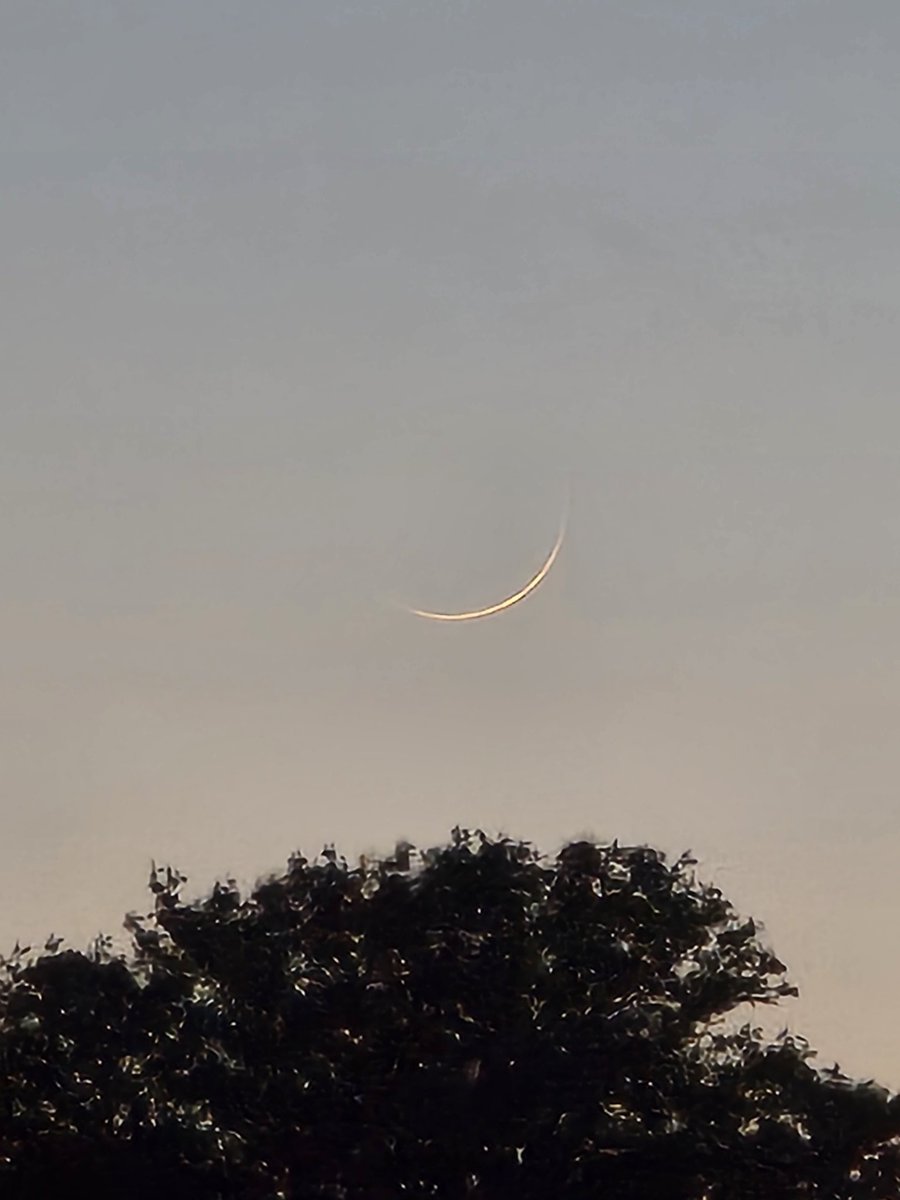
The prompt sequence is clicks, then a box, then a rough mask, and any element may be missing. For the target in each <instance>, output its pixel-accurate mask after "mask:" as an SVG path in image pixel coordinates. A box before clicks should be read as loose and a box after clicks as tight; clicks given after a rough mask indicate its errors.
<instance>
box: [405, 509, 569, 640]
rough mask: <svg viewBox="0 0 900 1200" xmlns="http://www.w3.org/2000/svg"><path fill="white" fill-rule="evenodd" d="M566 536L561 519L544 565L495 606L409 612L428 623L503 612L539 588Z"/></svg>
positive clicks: (470, 619) (470, 618) (422, 609)
mask: <svg viewBox="0 0 900 1200" xmlns="http://www.w3.org/2000/svg"><path fill="white" fill-rule="evenodd" d="M565 535H566V522H565V519H563V522H562V524H561V525H560V529H559V534H558V536H557V538H556V541H555V542H554V544H553V549H552V550H551V551H550V553H549V554H548V555H547V558H546V560H545V561H544V565H543V566H542V567H541V569H540V570H539V571H538V572H537V574H536V575H533V576H532V577H531V579H529V580H528V582H527V583H526V584H525V586H524V587H522V588H519V590H518V591H517V592H513V594H512V595H511V596H507V597H506V599H505V600H500V601H498V602H497V603H496V604H490V605H488V607H487V608H475V609H473V610H472V611H471V612H455V613H442V612H429V611H428V610H427V609H424V608H411V609H410V610H409V611H410V612H411V613H412V614H413V616H416V617H425V618H426V619H427V620H429V621H475V620H477V619H478V618H479V617H491V616H493V615H494V613H498V612H503V611H504V610H505V609H507V608H512V607H513V605H514V604H518V603H519V601H520V600H524V599H525V597H526V596H528V595H529V594H530V593H531V592H533V591H534V589H535V588H536V587H539V586H540V585H541V584H542V583H543V581H544V580H545V579H546V578H547V575H548V574H549V573H550V568H551V567H552V566H553V564H554V563H555V562H556V557H557V555H558V554H559V551H560V549H561V547H562V544H563V538H564V537H565Z"/></svg>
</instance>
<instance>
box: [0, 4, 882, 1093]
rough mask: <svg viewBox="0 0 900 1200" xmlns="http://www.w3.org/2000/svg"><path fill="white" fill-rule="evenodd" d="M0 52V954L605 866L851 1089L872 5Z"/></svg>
mask: <svg viewBox="0 0 900 1200" xmlns="http://www.w3.org/2000/svg"><path fill="white" fill-rule="evenodd" d="M0 9H2V12H0V17H2V20H0V30H2V37H0V111H2V113H3V153H2V155H0V172H2V194H3V205H2V220H0V239H2V261H3V288H2V305H3V312H2V321H0V341H2V347H0V351H2V361H3V394H2V403H0V562H2V564H3V580H4V587H3V592H2V595H0V697H2V703H0V765H2V778H3V804H4V813H5V818H6V819H5V827H4V851H5V860H6V861H5V868H4V872H3V884H2V888H3V903H2V910H0V912H2V915H0V947H2V949H3V950H4V951H8V950H9V949H10V948H11V947H12V944H13V942H14V941H15V939H16V938H17V937H19V938H22V939H23V940H26V939H41V941H42V940H43V939H44V938H45V937H46V935H47V934H49V933H50V932H51V930H52V931H54V932H56V933H57V934H60V935H64V936H66V937H67V938H68V939H71V941H72V942H73V943H74V944H75V945H76V946H83V945H84V944H85V943H86V942H87V940H88V939H90V938H91V937H93V936H94V935H95V934H96V933H97V932H99V931H101V930H103V931H109V932H114V931H116V930H117V929H118V928H119V927H120V924H121V919H122V916H123V914H124V912H125V911H126V909H139V910H146V909H147V907H148V906H149V901H150V897H149V893H147V891H146V887H145V881H146V879H147V876H148V872H149V867H150V859H151V857H153V858H155V859H156V860H157V861H158V862H163V863H165V862H171V863H172V864H173V865H176V866H178V867H179V868H180V869H181V870H182V871H183V872H184V873H185V874H187V875H188V876H189V885H188V891H189V894H197V893H198V892H201V891H205V890H206V889H207V888H208V887H210V886H211V885H212V882H213V881H214V879H215V878H217V877H225V876H226V875H227V874H229V873H233V874H234V875H235V876H237V877H238V879H240V880H242V881H245V882H250V883H252V881H253V880H254V879H255V878H257V877H258V876H260V875H263V874H265V873H267V872H269V871H273V870H279V869H281V868H282V867H283V865H284V863H285V861H286V859H287V857H288V855H289V854H290V853H291V851H292V850H294V849H297V848H300V849H302V850H303V851H304V852H305V853H306V854H308V855H314V854H316V853H317V852H318V851H319V850H320V849H321V848H322V845H323V843H324V842H326V841H335V842H336V843H337V845H338V848H339V849H340V850H342V851H343V852H344V853H346V854H347V855H348V857H353V856H355V855H358V854H359V853H361V852H363V851H366V852H387V851H390V850H391V849H392V847H393V843H394V840H395V839H396V838H398V837H406V838H408V839H409V840H410V841H412V842H413V843H415V844H417V845H434V844H438V843H441V842H444V841H446V840H447V838H448V836H449V831H450V828H451V827H452V826H453V825H456V824H457V823H458V824H461V825H464V826H465V825H468V826H470V827H474V826H481V827H483V828H485V829H486V830H488V831H489V832H494V833H496V832H498V831H500V830H502V831H504V832H508V833H510V834H512V835H515V836H521V837H524V838H528V839H531V840H533V841H536V842H537V843H538V845H539V846H540V847H541V848H542V849H544V850H546V851H548V852H551V853H555V852H556V851H557V850H558V849H559V847H560V845H561V844H562V843H563V841H565V840H568V839H570V838H572V837H575V836H577V835H582V834H589V835H592V836H595V837H597V838H598V839H607V838H608V839H612V838H614V837H618V838H619V840H620V841H622V842H634V841H639V842H643V841H647V842H650V843H651V844H653V845H655V846H658V847H660V848H663V849H665V850H666V851H668V852H671V853H672V854H676V855H677V854H678V853H680V852H681V851H682V850H685V849H687V848H691V849H693V850H694V852H695V853H696V855H697V856H698V858H699V859H700V862H701V868H700V874H701V877H703V878H705V879H708V880H710V881H712V882H715V883H716V884H717V885H718V886H719V887H721V888H722V889H723V891H724V892H725V894H726V895H727V896H728V897H729V898H731V899H732V900H733V901H734V902H735V903H736V904H737V905H738V907H739V908H740V909H741V911H743V912H745V913H750V914H753V915H754V916H755V917H758V918H759V919H760V920H762V921H763V922H764V924H765V930H766V938H767V939H768V940H769V941H770V942H771V944H772V945H773V946H774V949H775V950H776V952H777V953H778V954H779V955H780V956H781V957H782V959H784V961H785V962H787V964H788V966H789V968H790V973H791V977H792V979H793V980H794V981H795V982H796V983H797V984H798V985H799V986H800V988H801V999H800V1000H799V1001H794V1002H791V1003H790V1004H789V1005H786V1006H785V1009H784V1014H785V1019H786V1020H789V1021H790V1023H791V1024H792V1025H793V1026H794V1027H796V1028H797V1029H798V1030H799V1031H800V1032H802V1033H804V1034H805V1035H807V1036H808V1037H809V1038H810V1040H811V1041H812V1043H813V1045H814V1046H817V1047H819V1049H820V1050H821V1055H822V1060H823V1062H824V1063H826V1064H827V1063H829V1062H832V1061H834V1060H835V1059H837V1061H838V1062H839V1063H840V1065H841V1067H842V1068H843V1069H845V1070H847V1071H850V1072H851V1073H853V1074H855V1075H860V1076H865V1077H871V1076H874V1077H876V1078H877V1079H879V1080H880V1081H882V1082H884V1083H886V1084H888V1085H891V1086H893V1087H895V1088H900V1039H898V1036H897V1032H896V1011H895V1010H896V997H897V994H898V991H900V953H898V943H900V925H898V920H897V917H898V912H900V871H898V866H897V864H898V857H900V806H898V794H900V738H898V736H897V726H898V716H900V404H898V400H897V380H898V366H900V328H898V305H900V236H898V235H900V83H898V81H900V6H898V5H897V3H896V0H860V2H858V3H854V4H849V3H847V2H846V0H754V2H753V3H752V4H749V3H739V2H738V0H677V2H674V0H592V2H588V0H572V2H567V0H562V2H560V0H482V2H481V3H475V2H464V0H366V2H362V0H359V2H349V0H318V2H317V0H308V2H307V0H304V2H298V0H263V2H261V3H247V2H246V0H215V2H213V0H187V2H186V0H177V2H176V0H155V2H154V3H152V4H148V3H135V2H130V0H80V3H78V4H72V3H70V2H68V0H40V2H35V0H5V3H3V4H2V5H0ZM567 495H570V496H571V505H570V516H569V524H568V532H567V536H566V540H565V543H564V545H563V548H562V551H561V553H560V555H559V559H558V561H557V562H556V563H555V565H554V567H553V570H552V571H551V572H550V574H549V575H548V577H547V579H546V580H545V582H544V583H543V584H542V585H541V587H540V588H538V589H537V590H536V591H535V592H534V593H533V594H532V595H530V596H529V597H528V598H527V599H526V600H525V601H524V602H523V603H522V604H520V605H518V606H517V607H515V608H514V609H510V610H509V611H508V612H505V613H502V614H499V615H498V616H496V617H493V618H489V619H486V620H483V621H476V622H471V623H461V624H447V625H443V624H436V623H434V624H433V623H430V622H427V621H421V620H418V619H416V618H415V617H412V616H410V615H408V614H407V613H404V612H403V611H402V608H401V607H400V606H398V604H397V601H399V602H400V604H401V605H402V604H407V605H412V606H415V607H421V608H432V609H439V610H452V609H454V608H466V607H477V606H480V605H483V604H489V603H491V602H492V601H494V600H496V599H499V598H502V597H503V596H505V595H508V594H509V593H510V592H512V591H514V590H515V589H516V588H517V587H520V586H521V585H522V584H523V583H524V582H525V581H526V580H527V579H528V578H529V577H530V576H532V575H533V574H534V572H535V571H536V570H537V569H538V567H539V566H540V564H541V562H542V561H543V559H544V557H545V556H546V554H547V551H548V549H549V547H550V546H551V545H552V543H553V539H554V537H555V535H556V532H557V529H558V525H559V520H560V516H561V513H562V510H563V507H564V505H565V502H566V496H567Z"/></svg>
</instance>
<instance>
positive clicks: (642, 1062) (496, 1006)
mask: <svg viewBox="0 0 900 1200" xmlns="http://www.w3.org/2000/svg"><path fill="white" fill-rule="evenodd" d="M412 849H413V848H412V847H410V846H408V845H406V844H404V845H401V846H400V847H398V852H397V854H396V855H395V856H394V858H393V859H386V860H383V861H378V862H373V863H367V862H365V861H362V862H361V863H360V865H359V866H358V867H357V868H355V869H351V868H350V867H349V866H348V864H347V863H346V861H344V860H343V859H339V858H338V856H337V854H336V853H335V851H334V850H333V849H332V848H326V850H325V851H323V854H322V855H321V856H320V858H319V859H318V860H316V861H315V862H309V861H307V860H306V859H305V858H303V857H302V856H299V855H295V856H294V857H293V858H292V859H291V860H290V862H289V864H288V868H287V870H286V872H285V873H284V874H283V875H282V876H280V877H277V878H274V877H273V878H269V879H266V880H264V881H262V882H261V883H259V884H258V885H257V886H256V887H255V889H254V890H253V892H252V894H251V895H249V896H247V897H246V898H242V896H241V894H240V892H239V890H238V888H237V886H236V885H235V884H234V882H233V881H228V882H226V883H224V884H223V883H217V884H216V885H215V887H214V888H213V890H212V891H211V893H209V894H208V895H207V896H206V897H205V898H204V899H202V900H199V901H195V902H191V903H188V902H186V901H184V900H183V899H182V896H181V889H182V886H183V884H184V883H185V882H186V880H185V877H184V876H183V875H180V874H178V872H176V871H173V870H172V869H171V868H166V869H165V871H163V870H157V869H155V868H154V870H153V872H152V874H151V879H150V887H151V890H152V892H153V893H154V899H155V907H154V911H153V912H152V913H151V914H149V915H148V916H147V917H143V918H142V917H137V916H136V915H134V914H129V916H128V917H127V918H126V922H125V924H126V928H128V929H129V930H130V932H131V934H132V938H133V943H134V945H133V950H132V951H131V953H130V954H129V955H128V956H125V955H121V954H118V955H117V954H115V953H113V950H112V948H111V943H110V942H109V941H104V940H103V939H101V940H100V941H99V942H98V943H97V944H96V945H95V946H94V947H93V949H92V950H91V951H90V952H89V953H87V954H82V953H79V952H74V951H71V950H69V951H61V950H60V949H59V947H58V945H56V946H52V947H51V948H46V949H45V951H44V952H43V953H41V954H40V955H39V956H37V957H36V958H35V957H32V958H30V959H28V958H26V956H25V954H24V953H23V952H22V951H19V950H18V948H17V951H16V952H14V954H13V955H12V957H10V958H8V959H6V960H4V979H3V983H2V988H0V1071H2V1078H3V1080H4V1081H5V1084H4V1086H3V1090H2V1093H0V1194H2V1195H3V1196H5V1197H11V1198H12V1197H19V1198H22V1200H25V1198H26V1197H27V1198H31V1197H35V1198H36V1197H41V1198H42V1200H43V1198H44V1197H50V1196H52V1197H64V1196H66V1195H67V1194H69V1193H70V1192H71V1190H72V1188H73V1187H75V1186H77V1187H78V1189H79V1191H80V1192H85V1194H90V1195H91V1196H92V1197H94V1198H99V1197H107V1196H108V1197H113V1196H115V1197H117V1198H118V1197H122V1196H128V1197H135V1198H136V1200H140V1198H141V1197H145V1196H146V1197H149V1196H151V1195H153V1196H154V1197H156V1196H160V1195H164V1196H166V1197H167V1200H168V1198H172V1197H176V1198H177V1197H182V1196H183V1197H191V1198H192V1200H197V1198H201V1197H203V1198H209V1200H212V1198H214V1197H218V1198H222V1200H224V1198H226V1197H227V1198H238V1197H240V1198H241V1200H244V1198H247V1200H252V1198H255V1197H259V1198H261V1200H262V1198H266V1200H270V1198H273V1197H285V1198H291V1200H306V1198H312V1197H328V1198H330V1200H339V1198H345V1200H357V1198H358V1200H362V1198H363V1197H365V1200H387V1198H388V1197H390V1198H391V1200H395V1198H396V1197H398V1196H403V1195H408V1196H411V1197H412V1196H415V1197H427V1196H435V1197H446V1198H454V1200H455V1198H457V1197H458V1198H460V1200H462V1198H463V1197H506V1196H516V1197H520V1198H521V1200H547V1198H548V1197H554V1198H555V1200H600V1198H601V1197H602V1198H603V1200H638V1198H640V1200H655V1198H657V1197H659V1198H663V1197H665V1198H666V1200H726V1198H727V1200H750V1198H751V1197H752V1198H760V1200H762V1198H763V1197H765V1198H766V1200H785V1198H788V1197H792V1198H793V1197H798V1198H799V1197H816V1198H822V1200H888V1198H889V1197H896V1196H897V1195H898V1194H900V1149H898V1141H897V1135H898V1133H900V1101H898V1099H897V1098H896V1097H892V1096H890V1095H889V1094H888V1093H887V1092H886V1091H885V1090H883V1089H881V1088H878V1087H876V1086H875V1085H873V1084H872V1083H855V1082H852V1081H851V1080H849V1079H848V1078H846V1077H845V1076H843V1075H842V1074H840V1073H839V1072H837V1071H833V1072H831V1073H830V1074H829V1073H826V1072H822V1071H819V1070H816V1069H815V1068H814V1067H813V1066H812V1064H811V1061H810V1060H811V1058H812V1057H813V1055H812V1052H811V1050H810V1049H809V1047H808V1045H807V1044H806V1043H805V1042H803V1041H802V1040H801V1039H799V1038H796V1037H793V1036H790V1035H788V1034H786V1033H785V1034H783V1035H782V1036H781V1037H780V1038H777V1039H775V1040H774V1041H765V1040H764V1039H763V1036H762V1033H761V1031H760V1030H759V1029H757V1028H753V1027H751V1026H749V1025H744V1026H743V1027H741V1028H739V1029H731V1030H729V1029H728V1028H727V1026H726V1025H725V1024H724V1018H726V1017H727V1016H728V1015H729V1014H732V1013H733V1012H734V1010H735V1009H736V1008H737V1006H739V1005H741V1004H745V1003H747V1002H750V1003H753V1004H773V1003H776V1002H777V1001H778V999H779V998H780V997H782V996H786V995H790V994H795V989H794V988H792V987H791V986H790V985H789V984H788V983H787V982H785V979H784V976H785V967H784V966H783V964H782V963H781V962H779V961H778V959H777V958H776V957H775V956H774V955H773V954H772V953H771V952H770V951H769V950H767V949H766V948H765V947H764V946H763V945H762V944H761V942H760V940H759V937H758V933H757V930H756V927H755V925H754V923H753V921H751V920H747V921H742V920H740V919H739V918H738V916H737V914H736V913H735V911H734V910H733V908H732V906H731V905H730V904H729V903H728V902H727V901H726V900H725V899H724V898H723V896H722V894H721V892H720V891H719V890H718V889H717V888H715V887H711V886H707V885H702V884H699V883H698V882H697V881H696V878H695V874H694V869H693V868H694V867H695V865H696V863H695V861H694V860H693V859H691V858H690V856H683V857H682V858H680V859H679V860H678V861H677V862H675V863H672V864H668V863H667V862H666V859H665V857H664V856H663V855H662V854H660V853H658V852H656V851H654V850H652V849H650V848H648V847H644V846H639V847H622V846H619V845H617V844H616V843H613V844H612V845H594V844H591V843H588V842H576V843H573V844H570V845H568V846H566V847H565V849H563V851H562V852H561V853H560V854H559V856H558V857H557V858H556V859H555V860H554V861H549V860H547V859H545V858H544V857H542V856H541V855H540V854H538V852H537V851H536V850H534V849H533V848H532V847H531V846H530V845H529V844H527V843H521V842H515V841H512V840H510V839H499V840H491V839H489V838H487V837H485V836H484V834H482V833H480V832H476V833H474V834H470V833H469V832H468V831H466V830H459V829H456V830H454V831H453V836H452V840H451V842H450V844H448V845H447V846H445V847H443V848H439V849H436V850H431V851H428V852H426V853H424V854H423V855H421V856H418V857H415V856H414V855H412V853H411V852H412ZM86 1189H87V1191H86Z"/></svg>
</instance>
